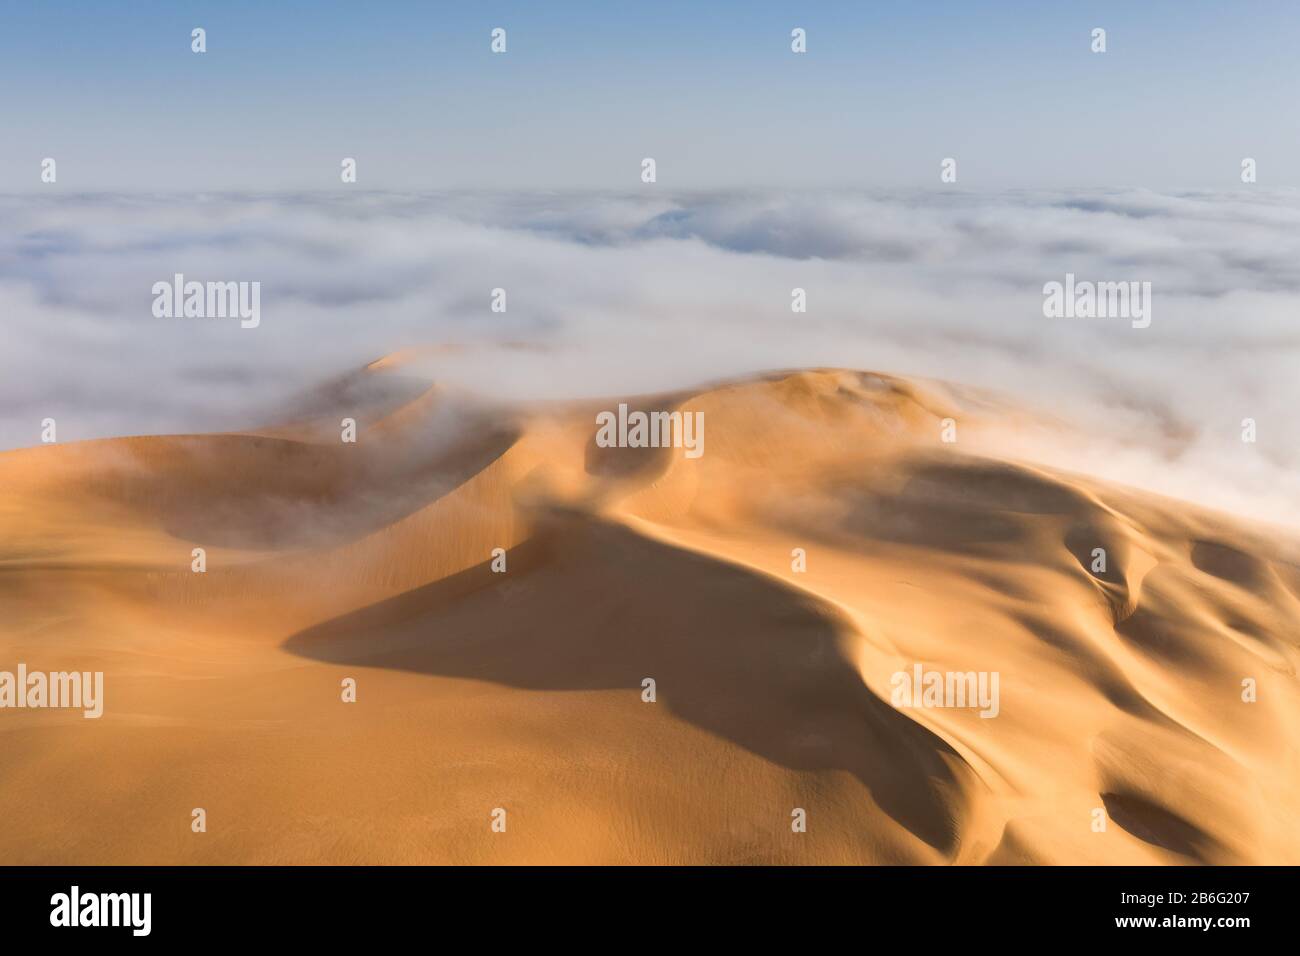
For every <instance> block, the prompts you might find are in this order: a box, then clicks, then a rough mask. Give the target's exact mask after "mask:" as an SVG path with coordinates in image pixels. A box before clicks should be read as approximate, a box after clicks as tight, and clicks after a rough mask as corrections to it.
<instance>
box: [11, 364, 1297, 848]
mask: <svg viewBox="0 0 1300 956" xmlns="http://www.w3.org/2000/svg"><path fill="white" fill-rule="evenodd" d="M620 400H621V401H625V402H627V403H628V405H629V406H630V407H631V408H633V409H637V408H640V409H645V410H663V411H672V410H677V411H681V412H689V413H693V412H702V413H703V420H704V422H705V441H704V453H703V454H702V455H701V456H700V457H698V458H691V457H688V456H687V455H686V454H684V451H683V449H680V448H626V447H625V448H603V447H600V446H599V445H598V443H597V442H596V440H595V434H596V427H595V424H594V423H595V416H596V413H597V412H599V411H602V410H606V409H612V408H614V407H615V405H616V403H617V402H618V401H620ZM283 417H284V420H283V421H281V422H279V423H273V424H271V425H269V426H267V427H264V428H258V429H254V430H250V431H249V432H247V433H244V434H225V435H203V436H169V437H155V438H129V439H116V440H109V441H98V442H86V443H80V444H75V445H68V446H49V447H43V448H36V449H25V450H20V451H15V452H9V453H6V454H3V455H0V487H2V488H3V489H4V492H3V496H0V606H3V608H4V614H3V624H2V625H0V627H3V631H0V670H6V669H8V670H12V669H14V668H15V666H16V664H17V663H18V662H24V663H25V664H26V665H27V666H28V668H29V669H33V670H34V669H43V670H73V669H76V670H102V671H103V672H104V674H105V683H106V689H105V698H106V699H105V712H104V716H103V717H102V718H100V719H98V720H87V719H84V718H82V717H81V715H80V713H79V712H71V711H56V710H30V709H23V710H14V709H6V710H0V742H2V743H3V746H0V780H3V784H4V785H3V787H0V862H4V863H92V864H103V863H318V862H324V863H357V862H367V863H429V862H433V863H580V862H581V863H652V864H659V863H935V864H941V863H963V864H964V863H1096V864H1102V863H1197V862H1204V863H1292V864H1294V863H1300V830H1298V829H1297V828H1296V827H1295V825H1294V821H1295V820H1296V819H1297V817H1298V816H1300V747H1298V746H1297V744H1298V743H1300V684H1298V683H1297V679H1296V665H1297V661H1298V660H1300V548H1297V543H1296V542H1295V540H1294V539H1292V538H1290V537H1288V536H1287V535H1286V534H1284V533H1282V532H1279V531H1273V530H1270V529H1265V528H1259V527H1254V526H1249V525H1247V524H1245V523H1244V522H1239V521H1236V520H1234V519H1232V518H1229V517H1227V516H1224V515H1221V514H1216V513H1213V512H1210V511H1207V510H1204V509H1200V508H1197V507H1195V506H1193V505H1190V504H1187V503H1183V502H1178V501H1173V500H1169V499H1162V498H1158V497H1155V496H1152V495H1148V494H1145V493H1141V492H1137V491H1134V490H1131V489H1126V488H1120V487H1115V486H1112V485H1107V484H1105V483H1102V482H1098V481H1094V480H1091V479H1089V478H1087V477H1085V476H1080V475H1067V474H1062V473H1057V472H1054V471H1052V470H1050V469H1047V468H1044V467H1040V466H1035V465H1033V464H1030V463H1027V462H1024V461H1020V460H1016V459H1014V458H1012V457H1011V456H1009V455H1008V454H1007V453H1006V452H1005V448H1004V446H1003V445H1000V443H999V434H1003V433H1005V432H1006V431H1007V430H1009V429H1015V428H1018V427H1020V426H1022V425H1024V424H1025V422H1027V421H1029V420H1030V419H1031V418H1032V416H1030V415H1028V414H1027V413H1025V412H1024V411H1022V410H1018V409H1015V408H1011V407H1007V406H1005V405H1004V404H1002V403H1001V402H1000V401H998V400H997V399H996V398H991V397H988V396H983V395H977V394H974V393H970V392H966V391H964V390H961V389H958V388H952V387H948V386H944V385H941V384H938V383H920V382H910V381H904V380H900V379H896V378H891V377H888V376H882V375H875V374H869V373H859V372H848V371H838V370H815V371H806V372H791V373H782V374H773V375H770V376H765V377H761V378H755V379H750V380H745V381H739V382H730V383H724V384H721V385H717V386H713V387H709V388H705V389H701V390H698V391H693V392H684V393H675V394H665V395H656V396H641V397H623V398H621V399H619V398H615V399H612V400H611V401H608V402H594V403H574V404H564V405H544V406H534V407H526V408H521V407H497V406H493V405H490V404H487V403H484V402H481V401H478V400H475V399H471V398H469V397H467V396H463V395H459V394H456V393H454V392H451V391H449V390H445V389H443V388H441V387H439V386H438V385H436V384H435V383H433V382H430V381H427V380H425V379H423V378H422V377H421V375H420V374H419V372H418V369H417V368H415V367H413V366H412V364H411V363H410V362H409V361H408V360H407V357H404V356H394V357H391V358H390V359H388V360H383V361H380V362H377V363H374V364H372V365H371V366H369V367H367V368H366V369H365V370H362V371H361V372H359V373H357V375H355V376H351V377H348V378H346V379H343V380H340V381H337V382H334V383H330V384H329V385H328V386H327V387H325V388H323V389H322V390H321V391H320V392H319V393H317V394H314V395H312V396H308V397H306V398H305V399H304V402H303V403H302V404H301V406H300V407H296V408H295V409H293V410H292V413H291V414H288V415H286V416H283ZM344 417H350V418H353V419H355V420H356V422H357V423H358V430H357V438H358V440H357V441H356V443H346V442H343V441H341V440H340V422H341V419H342V418H344ZM1034 424H1035V427H1045V428H1050V427H1053V426H1052V424H1051V423H1050V422H1044V421H1039V420H1037V419H1035V420H1034ZM954 429H955V431H954ZM954 435H955V437H956V440H955V441H945V440H944V439H945V437H947V438H952V437H954ZM195 548H203V549H205V552H206V555H205V556H206V562H207V565H206V567H207V569H206V571H205V572H203V573H196V572H194V571H193V570H192V568H191V564H192V560H193V557H192V555H193V549H195ZM496 549H499V550H496ZM1099 555H1100V556H1101V557H1102V558H1104V566H1103V565H1102V564H1101V563H1100V562H1099ZM503 560H504V562H505V569H504V570H501V562H502V561H503ZM918 668H919V670H920V672H921V674H923V675H924V674H927V673H938V674H940V675H950V674H951V675H966V674H970V675H971V676H972V678H973V679H976V680H978V677H979V675H981V674H982V675H985V676H986V677H987V676H989V675H996V679H997V698H996V707H995V708H988V707H983V708H981V707H980V706H974V703H975V702H974V701H963V702H960V703H954V702H953V701H951V700H946V699H940V700H937V701H931V702H930V704H929V705H927V706H919V705H920V704H922V703H924V702H923V701H920V700H918V701H915V702H911V701H902V700H900V699H899V697H898V688H899V687H900V686H901V684H902V683H908V686H909V687H910V686H911V684H910V675H914V674H915V673H916V672H917V669H918ZM899 675H904V676H905V677H908V678H909V679H908V680H907V681H903V680H901V679H900V677H899ZM346 678H351V679H354V680H355V682H356V689H357V699H356V701H355V702H354V703H353V702H345V701H344V700H343V699H342V693H341V682H343V681H344V680H345V679H346ZM646 679H651V680H653V682H654V691H655V694H654V697H655V699H654V700H653V701H647V700H645V699H644V698H643V686H644V685H643V682H644V681H645V680H646ZM935 704H942V706H937V705H935ZM990 709H995V710H996V713H995V714H993V713H988V711H989V710H990ZM982 710H983V711H984V712H985V714H986V715H985V716H981V711H982ZM195 808H203V810H205V811H206V818H207V829H206V832H202V833H196V832H194V831H193V830H192V827H191V820H192V811H193V810H194V809H195ZM497 809H502V810H504V811H505V816H504V819H505V821H506V826H505V831H504V832H494V830H493V826H492V824H493V812H494V811H495V810H497ZM798 811H802V815H801V814H799V813H798ZM797 819H805V820H806V830H805V831H804V832H796V829H795V828H793V827H792V822H793V821H795V820H797Z"/></svg>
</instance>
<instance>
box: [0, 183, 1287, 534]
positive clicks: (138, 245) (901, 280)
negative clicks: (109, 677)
mask: <svg viewBox="0 0 1300 956" xmlns="http://www.w3.org/2000/svg"><path fill="white" fill-rule="evenodd" d="M652 190H653V187H647V189H646V192H645V193H644V194H633V195H616V194H609V195H600V194H596V195H593V194H547V195H536V194H532V195H515V194H491V195H466V194H461V195H455V196H450V195H448V196H436V195H435V196H429V195H420V196H415V195H392V194H357V195H346V196H341V197H337V198H333V197H324V196H288V195H285V196H225V195H223V196H211V197H200V198H197V199H195V198H186V199H176V198H165V197H164V198H150V197H127V196H84V197H76V196H73V197H58V198H53V199H47V198H41V197H23V198H18V197H10V198H3V199H0V221H3V223H4V227H3V229H0V330H2V332H3V342H4V348H3V349H2V350H0V448H13V447H20V446H25V445H33V444H37V443H39V441H40V423H41V421H42V419H44V418H54V419H56V420H57V422H58V430H59V439H60V440H61V441H71V440H78V439H85V438H94V437H104V436H111V435H120V434H138V433H149V432H179V431H203V430H211V429H221V428H235V427H244V426H249V425H253V424H259V423H263V422H266V421H269V420H273V419H275V418H276V417H277V411H278V410H279V409H281V408H283V407H284V404H285V402H286V401H287V400H288V399H289V398H290V397H292V396H294V395H295V394H298V393H300V392H301V391H303V390H305V389H307V388H309V387H311V386H312V385H315V384H317V383H318V382H320V381H321V380H322V379H324V378H327V377H330V376H332V375H336V374H339V373H341V372H346V371H350V370H352V369H355V368H357V367H359V366H360V365H363V364H364V363H366V362H369V361H371V360H373V359H375V358H378V357H380V356H382V355H384V354H387V353H389V352H392V351H394V350H396V349H399V348H403V347H408V346H418V345H429V344H437V343H448V342H454V343H477V344H479V345H481V346H482V347H481V348H479V349H476V350H474V351H472V352H471V353H469V355H468V356H462V357H460V358H458V359H457V360H456V362H455V364H453V365H449V367H448V368H447V369H446V374H447V375H448V376H450V377H452V378H454V379H457V380H459V381H460V382H461V383H462V384H472V385H474V386H476V387H478V388H481V389H482V390H484V391H486V392H489V393H490V394H493V395H495V396H498V397H505V398H527V397H545V398H563V397H574V396H579V395H595V394H620V393H621V394H626V393H630V392H637V391H650V390H655V389H660V388H667V387H677V386H684V385H691V384H697V383H699V382H702V381H708V380H712V379H716V378H720V377H724V376H728V375H732V374H737V373H743V372H748V371H754V370H759V369H767V368H787V367H795V366H824V365H835V366H850V367H857V368H865V369H874V370H879V371H885V372H896V373H902V374H915V375H923V376H932V377H937V378H944V379H949V380H953V381H957V382H963V383H967V384H973V385H979V386H985V387H990V388H994V389H998V390H1000V391H1003V392H1006V393H1009V394H1011V395H1013V396H1015V397H1017V398H1019V399H1020V400H1021V401H1022V402H1023V403H1024V404H1025V405H1026V406H1028V407H1030V408H1032V409H1035V410H1037V411H1039V412H1042V413H1045V414H1049V415H1055V416H1059V417H1062V418H1067V419H1071V420H1074V421H1077V422H1078V423H1079V424H1080V425H1081V427H1082V428H1083V429H1084V430H1085V431H1086V432H1087V433H1089V434H1092V435H1094V436H1096V438H1095V440H1094V441H1092V442H1088V443H1076V444H1074V445H1072V446H1067V447H1060V448H1051V449H1048V448H1042V449H1041V450H1040V451H1041V454H1039V455H1038V457H1041V458H1043V459H1045V460H1050V461H1052V462H1054V463H1057V464H1061V465H1064V466H1067V467H1073V468H1075V469H1077V470H1080V471H1086V472H1090V473H1094V474H1101V475H1105V476H1106V477H1111V478H1116V479H1119V480H1124V481H1129V482H1131V483H1134V484H1139V485H1142V486H1145V487H1148V488H1152V489H1154V490H1157V491H1160V492H1163V493H1167V494H1172V495H1177V496H1179V497H1184V498H1191V499H1196V500H1201V501H1204V502H1206V503H1209V504H1212V505H1215V506H1218V507H1224V508H1228V509H1231V510H1235V511H1238V512H1242V513H1246V514H1250V515H1253V516H1256V517H1260V518H1264V519H1266V520H1271V521H1283V522H1287V523H1292V524H1296V523H1300V482H1297V479H1296V474H1297V466H1298V465H1300V425H1298V424H1297V422H1296V412H1295V408H1296V406H1297V398H1298V397H1300V385H1297V382H1296V377H1297V369H1300V317H1298V316H1300V196H1297V195H1296V194H1293V193H1288V194H1276V193H1274V194H1265V193H1255V192H1248V191H1245V190H1242V191H1240V192H1234V193H1231V194H1226V193H1225V194H1187V195H1161V194H1155V193H1147V192H1137V191H1127V192H1104V193H1103V192H1091V193H1023V194H1016V193H1013V194H1001V195H996V196H988V195H972V194H967V193H956V192H953V193H947V192H932V193H926V194H923V195H922V194H917V195H909V196H897V195H894V196H890V197H883V196H878V195H868V194H846V193H836V194H819V193H789V194H784V193H783V194H764V193H729V194H698V195H673V194H668V193H660V192H653V191H652ZM1067 272H1069V273H1073V274H1075V275H1076V276H1078V277H1079V278H1080V279H1081V280H1082V279H1087V280H1095V281H1122V280H1139V281H1149V282H1150V283H1151V285H1152V290H1153V297H1154V305H1153V315H1152V324H1151V326H1150V328H1146V329H1134V328H1132V327H1131V325H1130V323H1129V322H1127V321H1126V320H1123V319H1118V318H1106V319H1102V318H1097V319H1080V318H1071V319H1064V318H1062V319H1047V318H1044V316H1043V308H1042V305H1043V293H1042V290H1043V285H1044V283H1046V282H1049V281H1053V280H1057V281H1059V280H1062V279H1063V278H1064V276H1065V274H1066V273H1067ZM175 273H183V274H184V275H185V276H186V278H187V279H194V280H199V281H208V280H213V281H250V282H251V281H258V282H260V283H261V287H262V296H261V312H262V316H261V324H260V326H259V327H258V328H256V329H241V328H240V325H239V322H238V321H237V320H219V319H218V320H212V319H183V318H175V319H160V318H155V317H154V315H153V314H152V311H151V305H152V302H153V296H152V293H151V288H152V286H153V284H154V283H155V282H159V281H170V279H171V277H172V276H173V275H174V274H175ZM497 287H501V288H505V289H506V290H507V295H508V311H507V312H506V313H505V314H499V313H493V312H492V311H491V310H490V308H489V304H490V296H491V290H492V289H494V288H497ZM795 287H800V288H803V289H805V290H806V291H807V302H808V311H807V313H806V314H795V313H792V312H791V308H790V302H791V289H793V288H795ZM506 342H514V343H518V342H525V343H533V344H536V345H538V346H541V347H542V348H543V349H544V351H533V350H517V349H508V350H507V349H498V348H496V347H495V346H496V345H498V344H500V343H506ZM1243 418H1253V419H1255V420H1256V422H1257V423H1258V435H1259V437H1258V442H1257V443H1256V444H1253V445H1249V444H1244V443H1243V442H1242V441H1241V421H1242V419H1243ZM1025 451H1026V454H1027V455H1031V456H1032V455H1033V453H1034V449H1033V448H1032V447H1030V448H1027V449H1026V450H1025Z"/></svg>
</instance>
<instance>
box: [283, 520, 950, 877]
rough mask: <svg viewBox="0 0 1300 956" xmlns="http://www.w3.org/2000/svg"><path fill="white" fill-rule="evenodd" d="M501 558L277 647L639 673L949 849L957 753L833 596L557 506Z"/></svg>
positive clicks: (635, 690) (336, 655) (605, 681)
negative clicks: (916, 710)
mask: <svg viewBox="0 0 1300 956" xmlns="http://www.w3.org/2000/svg"><path fill="white" fill-rule="evenodd" d="M509 567H510V572H509V575H508V576H507V575H501V574H494V573H492V571H491V569H490V567H489V566H488V565H487V564H483V565H480V566H477V567H474V568H470V569H468V570H466V571H463V572H461V573H460V574H457V575H454V576H452V577H449V578H446V579H443V580H440V581H437V582H435V583H432V584H429V585H427V586H425V587H422V588H418V589H416V590H412V591H409V592H406V593H405V594H402V595H399V596H398V597H395V598H393V599H391V600H388V601H384V602H382V603H379V604H376V605H372V606H370V607H367V608H363V609H361V610H359V611H356V612H353V613H350V614H347V615H344V616H342V617H339V618H336V619H334V620H331V621H328V622H326V623H324V624H321V625H319V626H316V627H313V628H310V629H308V630H305V631H302V632H300V633H298V634H296V635H294V636H292V637H290V638H289V639H288V640H287V641H286V642H285V644H284V647H285V649H286V650H288V651H290V652H292V653H294V654H297V655H300V656H302V657H306V658H310V659H313V660H318V661H325V662H329V663H336V664H359V665H364V666H370V667H381V668H393V669H399V670H405V671H412V672H417V673H424V674H437V675H440V676H446V677H458V678H467V679H474V680H481V681H491V682H494V683H497V684H502V685H506V686H510V687H517V688H528V689H532V690H549V691H582V690H613V689H623V690H626V692H627V693H628V694H629V695H635V696H634V697H633V699H638V698H639V695H640V693H641V682H642V679H643V678H647V677H650V678H653V679H654V680H655V682H656V685H657V694H658V703H657V704H656V705H654V706H657V707H666V708H667V709H668V710H669V711H670V712H671V713H672V714H673V715H674V716H676V717H677V718H680V719H682V720H684V721H688V722H689V723H691V724H693V725H695V726H697V727H699V728H702V729H704V730H706V731H708V732H709V733H711V734H714V735H716V736H718V737H721V738H724V739H726V740H729V741H732V742H734V743H735V744H737V745H739V746H741V747H744V748H745V749H746V750H749V751H750V752H752V753H755V754H757V755H759V756H761V757H763V758H765V759H767V760H769V761H772V762H774V763H776V764H779V765H781V766H783V767H787V768H789V769H793V770H802V771H816V770H832V769H837V770H844V771H848V772H850V773H852V774H853V775H855V776H856V777H857V779H859V780H860V781H861V782H862V783H863V785H864V786H866V787H867V788H868V790H869V791H870V793H871V795H872V798H873V799H874V800H875V802H876V804H877V805H878V806H879V807H880V808H881V809H882V810H883V811H884V812H885V813H887V814H889V815H890V816H891V817H892V818H893V819H894V820H896V821H897V822H898V823H899V824H901V825H902V826H904V827H906V828H907V829H908V830H909V831H910V832H912V833H913V834H915V835H916V836H917V837H919V838H920V839H922V840H924V841H925V842H926V843H927V844H929V845H930V846H932V847H935V848H936V849H938V850H940V851H942V852H944V853H949V854H951V853H952V852H954V848H955V847H956V845H957V842H958V827H959V825H960V818H961V816H962V811H961V807H960V806H959V804H960V800H961V792H962V789H963V785H964V784H965V783H968V782H969V781H967V780H962V779H958V776H957V772H958V771H956V770H955V769H954V768H960V767H963V766H964V764H963V761H962V759H961V758H960V756H958V755H957V754H956V752H955V751H954V750H953V749H952V748H951V747H949V746H948V744H947V743H945V742H944V741H943V740H942V739H941V738H939V737H938V736H936V735H935V734H933V733H931V732H930V731H929V730H927V729H926V728H924V727H922V726H921V725H919V724H917V723H915V722H914V721H912V720H911V719H909V718H908V717H906V716H904V715H903V714H901V713H899V712H898V711H896V710H894V709H893V708H892V707H890V706H889V705H888V704H886V703H885V702H883V701H881V700H880V699H878V698H877V697H876V696H875V695H874V694H873V693H872V692H871V691H870V690H869V689H868V688H867V687H866V686H865V684H864V683H863V681H862V679H861V677H860V676H859V674H858V673H857V670H856V668H855V667H854V666H853V664H852V663H851V661H850V660H849V659H848V658H847V657H846V654H845V647H846V641H851V640H853V638H854V637H855V635H854V634H853V633H852V631H851V628H849V626H848V625H847V623H846V622H845V621H843V620H842V619H841V618H840V617H839V615H838V612H836V611H835V610H834V609H833V608H831V607H830V606H829V605H826V604H824V603H822V602H820V601H818V600H816V599H815V598H810V597H808V596H807V595H805V594H803V593H802V592H799V591H796V590H793V589H791V588H788V587H786V586H785V585H783V584H782V583H781V582H780V581H778V580H776V579H773V578H769V577H767V576H764V575H761V574H758V573H756V572H752V571H750V570H748V569H744V568H740V567H736V566H734V565H731V564H727V563H725V562H722V561H718V560H715V559H712V558H709V557H705V556H701V555H698V554H695V553H692V552H689V551H685V550H681V549H677V548H674V547H671V546H669V545H665V544H662V543H659V542H656V541H652V540H650V539H647V538H645V537H642V536H640V535H637V534H635V533H634V532H632V531H630V530H628V529H626V528H624V527H623V526H620V525H616V524H608V523H604V522H601V521H598V520H596V519H592V518H589V517H586V516H580V515H560V516H556V517H555V518H554V519H553V520H551V521H550V522H549V523H547V524H546V525H545V526H544V527H543V528H542V529H540V530H539V533H538V534H537V535H536V536H535V537H534V538H532V539H531V540H530V541H528V542H527V543H525V544H523V545H521V546H519V547H517V548H515V549H512V551H511V552H510V555H509ZM647 706H650V705H647ZM650 713H651V712H649V711H647V717H649V716H650ZM539 719H541V718H540V717H539ZM646 726H647V731H646V732H647V733H654V732H655V731H654V728H655V726H656V725H655V723H654V721H652V720H651V721H648V722H647V725H646Z"/></svg>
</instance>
